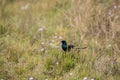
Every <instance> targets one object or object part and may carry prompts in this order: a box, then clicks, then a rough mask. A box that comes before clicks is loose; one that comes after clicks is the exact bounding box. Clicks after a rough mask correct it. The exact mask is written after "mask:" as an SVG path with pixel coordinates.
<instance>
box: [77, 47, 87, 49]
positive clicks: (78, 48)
mask: <svg viewBox="0 0 120 80" xmlns="http://www.w3.org/2000/svg"><path fill="white" fill-rule="evenodd" d="M86 48H87V47H82V48H75V49H86Z"/></svg>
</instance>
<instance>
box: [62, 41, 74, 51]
mask: <svg viewBox="0 0 120 80" xmlns="http://www.w3.org/2000/svg"><path fill="white" fill-rule="evenodd" d="M61 43H62V49H63V50H64V51H65V52H66V51H70V50H71V49H72V48H74V47H75V46H74V45H68V44H67V42H66V41H65V40H62V41H61Z"/></svg>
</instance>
